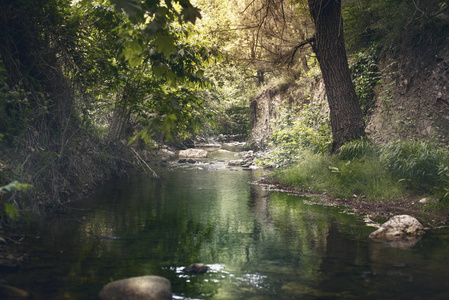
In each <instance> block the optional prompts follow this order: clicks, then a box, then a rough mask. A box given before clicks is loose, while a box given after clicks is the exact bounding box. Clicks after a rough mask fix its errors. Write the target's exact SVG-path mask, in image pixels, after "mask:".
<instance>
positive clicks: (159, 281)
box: [98, 276, 172, 300]
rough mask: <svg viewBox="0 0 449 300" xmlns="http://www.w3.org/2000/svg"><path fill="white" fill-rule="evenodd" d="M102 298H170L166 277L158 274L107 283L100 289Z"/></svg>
mask: <svg viewBox="0 0 449 300" xmlns="http://www.w3.org/2000/svg"><path fill="white" fill-rule="evenodd" d="M98 296H99V297H100V299H102V300H119V299H127V300H171V299H172V296H171V285H170V281H168V279H166V278H163V277H159V276H142V277H133V278H128V279H122V280H118V281H114V282H111V283H108V284H107V285H105V286H104V287H103V289H102V290H101V291H100V293H99V295H98Z"/></svg>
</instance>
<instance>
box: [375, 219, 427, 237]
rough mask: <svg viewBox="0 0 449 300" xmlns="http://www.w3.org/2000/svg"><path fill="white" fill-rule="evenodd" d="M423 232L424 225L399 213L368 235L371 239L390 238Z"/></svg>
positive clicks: (417, 234)
mask: <svg viewBox="0 0 449 300" xmlns="http://www.w3.org/2000/svg"><path fill="white" fill-rule="evenodd" d="M423 234H424V227H423V226H422V225H421V223H419V221H418V220H417V219H415V218H414V217H412V216H408V215H399V216H394V217H392V218H391V219H390V220H388V221H387V222H385V223H384V224H382V225H381V226H380V227H379V229H377V230H376V231H374V232H373V233H371V234H370V235H369V237H370V238H372V239H380V240H390V239H396V238H403V237H410V236H416V237H417V236H421V235H423Z"/></svg>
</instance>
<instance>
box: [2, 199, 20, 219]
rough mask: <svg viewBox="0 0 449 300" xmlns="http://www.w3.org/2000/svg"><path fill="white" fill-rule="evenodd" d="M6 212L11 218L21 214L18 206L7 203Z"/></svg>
mask: <svg viewBox="0 0 449 300" xmlns="http://www.w3.org/2000/svg"><path fill="white" fill-rule="evenodd" d="M4 205H5V213H6V215H8V217H10V218H11V219H15V218H17V217H18V216H19V211H18V210H17V207H15V206H14V205H12V204H9V203H5V204H4Z"/></svg>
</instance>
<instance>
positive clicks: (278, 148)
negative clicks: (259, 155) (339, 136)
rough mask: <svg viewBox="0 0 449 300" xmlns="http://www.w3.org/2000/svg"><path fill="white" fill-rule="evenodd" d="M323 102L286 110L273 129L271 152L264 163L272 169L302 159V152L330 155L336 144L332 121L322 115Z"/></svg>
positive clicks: (286, 108)
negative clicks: (333, 140) (297, 110)
mask: <svg viewBox="0 0 449 300" xmlns="http://www.w3.org/2000/svg"><path fill="white" fill-rule="evenodd" d="M322 106H323V104H322V103H319V104H314V103H311V104H308V105H305V106H304V107H302V108H300V109H299V112H295V111H294V110H292V109H291V108H288V107H284V111H283V112H281V115H282V116H283V117H281V118H279V119H278V120H277V121H276V123H275V125H274V126H273V133H272V135H271V137H270V140H271V142H270V146H271V147H273V149H272V150H271V153H270V154H269V156H268V157H267V159H265V161H264V162H263V163H264V164H266V165H272V166H276V167H279V166H287V165H291V164H292V163H295V162H297V161H298V160H300V159H301V155H300V153H301V151H304V150H310V151H312V152H313V153H320V154H324V153H326V152H327V151H328V150H329V149H330V146H331V144H332V140H331V136H330V130H329V121H328V119H327V116H326V115H325V114H323V113H322V112H321V110H322Z"/></svg>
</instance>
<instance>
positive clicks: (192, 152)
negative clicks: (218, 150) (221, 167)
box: [179, 148, 207, 158]
mask: <svg viewBox="0 0 449 300" xmlns="http://www.w3.org/2000/svg"><path fill="white" fill-rule="evenodd" d="M206 157H207V151H206V150H203V149H193V148H190V149H187V150H181V151H179V158H206Z"/></svg>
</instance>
